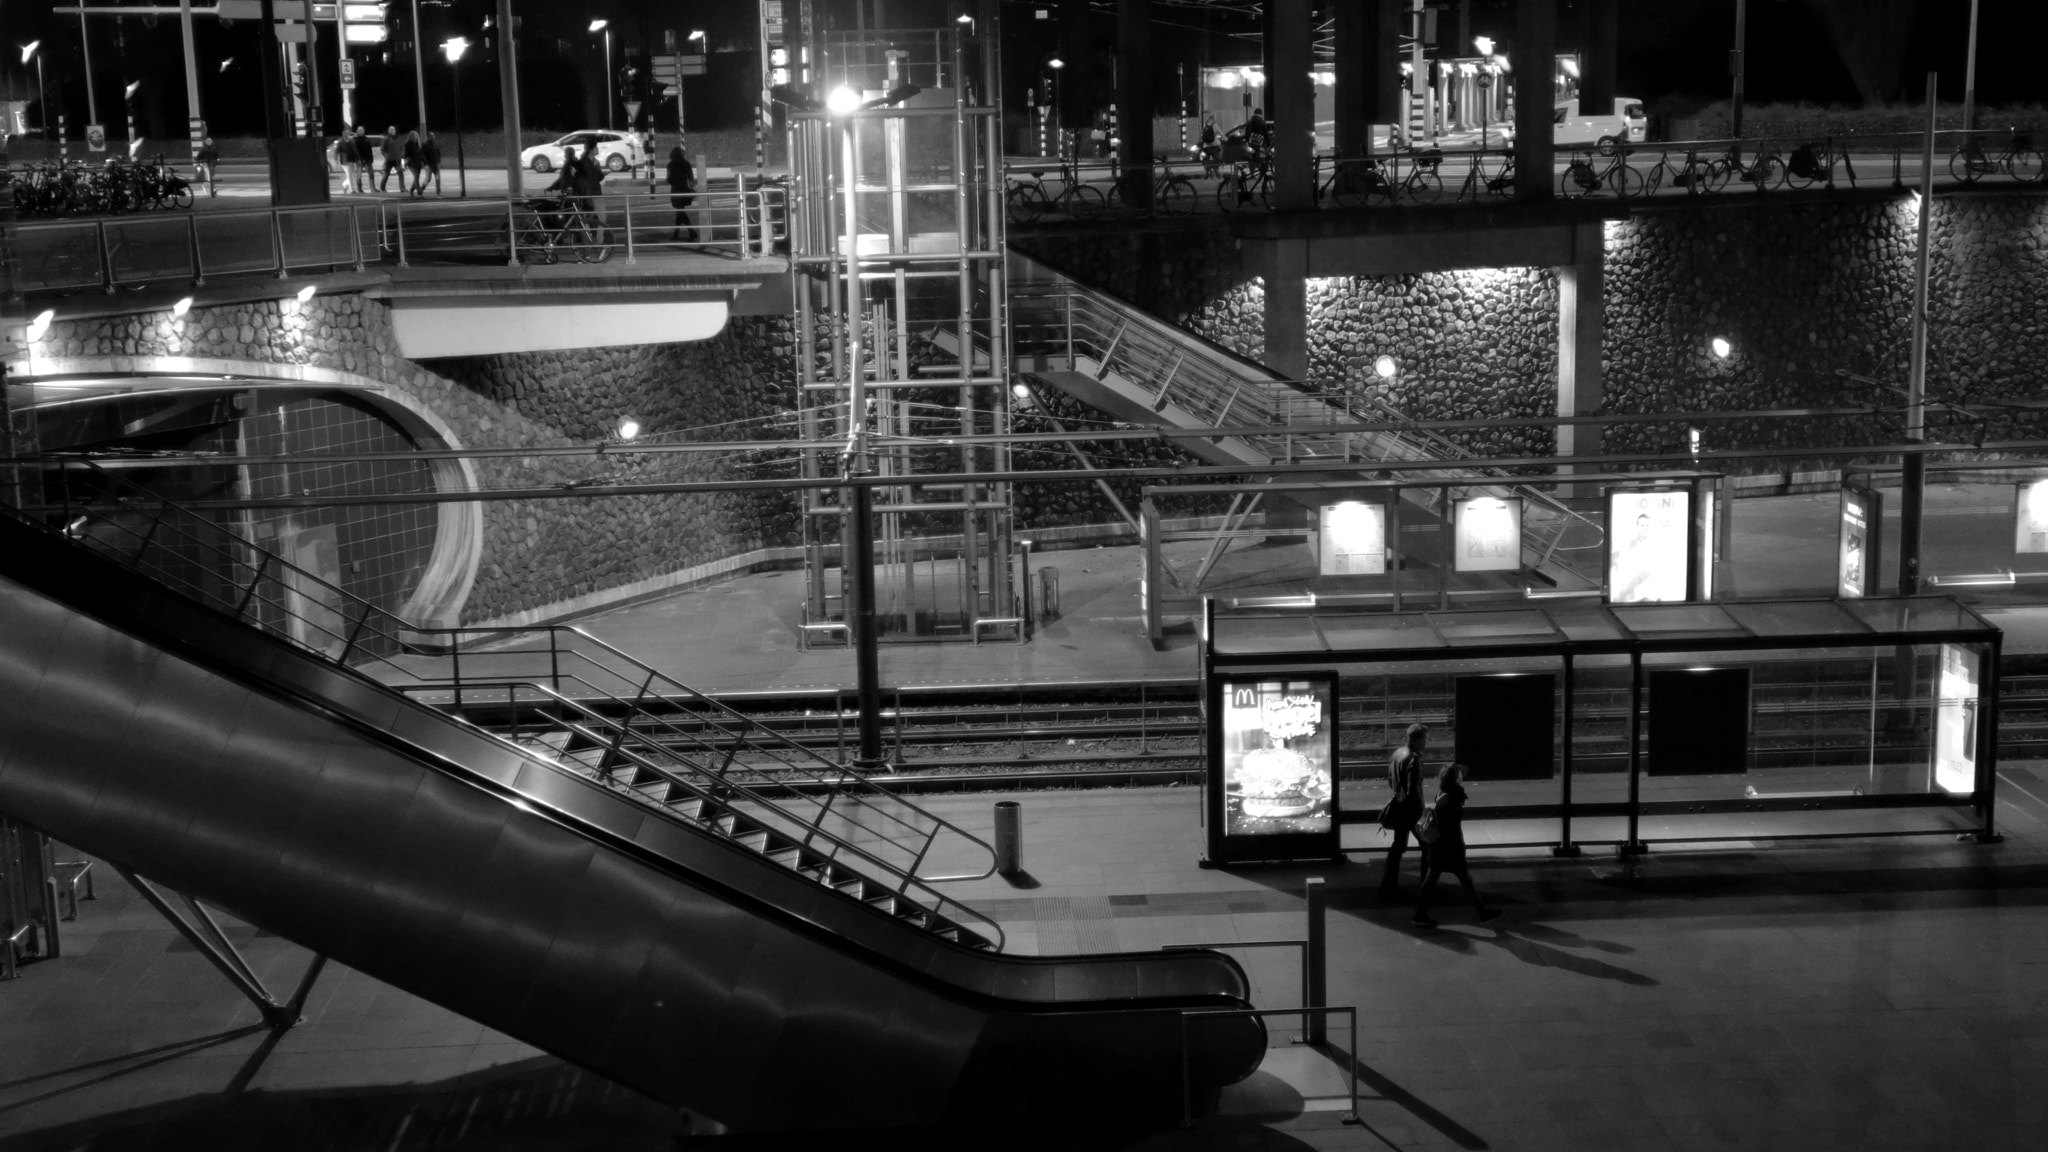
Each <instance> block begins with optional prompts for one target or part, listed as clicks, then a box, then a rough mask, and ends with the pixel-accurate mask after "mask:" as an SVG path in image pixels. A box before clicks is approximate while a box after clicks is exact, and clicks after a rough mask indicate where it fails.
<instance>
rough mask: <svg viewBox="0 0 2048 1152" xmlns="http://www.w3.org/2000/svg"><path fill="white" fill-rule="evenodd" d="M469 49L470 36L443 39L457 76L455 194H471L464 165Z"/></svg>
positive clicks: (451, 70)
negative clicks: (464, 69) (465, 60)
mask: <svg viewBox="0 0 2048 1152" xmlns="http://www.w3.org/2000/svg"><path fill="white" fill-rule="evenodd" d="M467 51H469V37H467V36H456V37H453V38H452V39H448V40H443V41H441V54H442V55H443V56H446V57H448V74H449V75H450V76H453V77H455V195H456V196H457V197H464V196H468V195H469V172H468V171H467V170H466V169H465V168H464V167H463V162H464V156H463V153H462V68H461V67H460V65H461V63H462V54H463V53H464V52H467Z"/></svg>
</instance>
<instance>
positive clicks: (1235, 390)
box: [935, 250, 1603, 589]
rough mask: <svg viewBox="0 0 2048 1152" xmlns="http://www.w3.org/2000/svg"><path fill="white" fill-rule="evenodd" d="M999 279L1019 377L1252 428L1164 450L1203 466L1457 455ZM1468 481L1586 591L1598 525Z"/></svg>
mask: <svg viewBox="0 0 2048 1152" xmlns="http://www.w3.org/2000/svg"><path fill="white" fill-rule="evenodd" d="M1009 266H1010V280H1009V293H1010V311H1011V346H1012V348H1013V350H1014V357H1015V360H1014V364H1015V369H1016V371H1017V372H1018V373H1019V374H1020V375H1023V376H1026V377H1029V378H1031V379H1033V380H1035V381H1036V382H1038V383H1041V384H1044V385H1046V386H1049V387H1051V388H1054V389H1057V390H1058V391H1061V392H1064V393H1066V394H1067V395H1070V396H1072V397H1073V398H1074V399H1076V400H1079V401H1081V402H1083V403H1085V404H1088V405H1090V406H1091V407H1094V408H1097V409H1099V410H1101V411H1103V412H1106V413H1108V414H1109V415H1110V416H1112V417H1114V418H1116V419H1119V420H1126V421H1130V422H1132V423H1140V424H1151V425H1155V426H1159V427H1168V428H1180V429H1203V428H1217V429H1230V428H1240V429H1253V428H1256V429H1261V431H1259V432H1257V433H1241V434H1237V435H1222V436H1212V437H1188V438H1184V439H1179V440H1176V441H1175V445H1176V446H1177V447H1179V448H1181V449H1183V450H1185V451H1187V452H1189V453H1192V454H1194V455H1195V456H1198V457H1200V458H1202V459H1203V460H1206V461H1208V462H1210V463H1214V464H1223V465H1230V464H1258V465H1265V464H1276V463H1287V464H1317V463H1328V464H1329V465H1330V466H1331V469H1332V471H1333V472H1356V471H1357V470H1358V469H1359V468H1360V467H1361V466H1369V465H1370V464H1371V463H1373V462H1374V461H1381V460H1405V461H1415V462H1427V461H1431V460H1440V459H1454V458H1457V457H1460V456H1464V455H1466V454H1467V452H1466V450H1465V449H1464V448H1462V447H1460V446H1459V445H1457V444H1456V443H1454V442H1452V441H1450V440H1448V439H1446V438H1444V437H1442V436H1438V435H1436V434H1434V433H1430V432H1426V431H1399V432H1393V431H1357V430H1354V428H1352V427H1346V426H1347V425H1350V426H1355V425H1357V424H1359V423H1377V424H1385V423H1397V422H1405V421H1407V420H1408V417H1407V416H1406V414H1404V413H1403V412H1401V411H1400V410H1399V409H1398V408H1395V407H1394V406H1392V405H1391V404H1388V403H1386V402H1385V401H1384V400H1380V399H1378V398H1376V397H1373V396H1369V395H1362V394H1358V393H1355V392H1350V391H1346V390H1330V391H1322V390H1315V389H1313V388H1311V387H1309V386H1307V385H1305V384H1304V383H1303V382H1300V381H1291V380H1287V379H1284V378H1282V377H1281V376H1279V375H1278V374H1276V373H1274V372H1272V371H1270V370H1268V369H1266V368H1264V367H1261V366H1260V365H1258V364H1255V363H1253V362H1251V361H1249V360H1246V359H1244V358H1242V357H1239V356H1237V355H1236V354H1234V353H1232V352H1230V351H1228V350H1227V349H1224V348H1222V347H1220V346H1218V345H1216V344H1214V343H1212V342H1210V341H1208V340H1205V339H1203V338H1202V337H1199V336H1196V335H1195V334H1193V333H1191V332H1188V331H1185V330H1184V329H1181V328H1178V327H1176V326H1174V325H1172V324H1168V323H1166V322H1164V321H1162V320H1159V319H1157V318H1155V317H1153V316H1150V315H1148V314H1146V313H1145V312H1143V311H1142V310H1140V309H1138V308H1136V307H1133V306H1132V305H1130V304H1127V303H1125V302H1123V301H1121V300H1118V299H1117V298H1116V297H1114V296H1111V295H1109V294H1107V293H1104V292H1099V291H1096V290H1095V289H1092V288H1089V287H1088V286H1086V285H1084V284H1081V283H1079V282H1077V281H1075V280H1073V279H1072V278H1070V277H1068V276H1066V275H1064V274H1062V273H1060V272H1058V271H1056V270H1054V269H1052V268H1049V267H1047V266H1045V265H1044V264H1041V263H1039V262H1037V261H1035V260H1032V259H1031V258H1030V257H1028V256H1025V255H1023V254H1021V253H1018V252H1016V251H1014V250H1013V251H1012V252H1011V253H1010V263H1009ZM943 335H944V334H939V337H940V338H943ZM935 342H937V341H936V340H935ZM942 346H946V345H944V344H943V343H942ZM948 350H949V351H952V350H953V348H951V347H948ZM956 354H957V353H956ZM1265 429H1284V430H1283V431H1264V430H1265ZM1404 475H1405V476H1407V477H1410V478H1413V479H1416V480H1430V479H1441V480H1444V481H1447V482H1453V483H1458V484H1461V485H1468V484H1469V483H1470V482H1471V481H1472V480H1473V479H1474V476H1475V470H1473V469H1470V468H1449V467H1447V468H1444V469H1442V470H1430V469H1423V470H1417V471H1409V472H1405V473H1404ZM1477 475H1479V476H1483V477H1488V478H1492V477H1498V478H1500V480H1501V483H1500V484H1498V485H1490V486H1488V487H1485V488H1480V489H1473V488H1470V487H1467V488H1466V489H1465V491H1466V492H1467V493H1472V494H1480V493H1483V494H1488V495H1496V496H1508V495H1514V496H1520V497H1522V498H1523V499H1524V500H1525V501H1526V505H1525V507H1526V511H1525V514H1524V519H1523V537H1522V558H1523V563H1524V564H1525V565H1526V566H1527V567H1529V568H1531V569H1534V570H1536V571H1539V572H1541V573H1543V574H1544V575H1545V576H1546V577H1547V578H1549V579H1550V580H1552V581H1554V582H1555V583H1556V585H1557V586H1558V587H1560V588H1571V589H1583V588H1597V587H1599V578H1598V573H1597V571H1595V568H1596V566H1597V563H1598V558H1599V555H1600V549H1601V543H1602V539H1603V536H1602V532H1601V529H1600V526H1599V524H1598V523H1596V522H1595V521H1593V520H1592V519H1589V518H1588V517H1586V516H1584V515H1581V514H1580V513H1578V512H1576V511H1574V510H1573V509H1572V508H1571V507H1570V506H1568V505H1567V504H1565V503H1564V502H1563V501H1561V500H1559V499H1557V498H1556V497H1555V496H1553V495H1552V494H1551V493H1549V492H1547V491H1545V490H1543V489H1542V488H1539V487H1536V486H1534V485H1532V484H1529V483H1527V482H1521V483H1517V482H1515V479H1514V478H1513V477H1511V476H1510V475H1509V474H1508V473H1506V472H1504V471H1501V470H1498V469H1490V470H1483V471H1479V472H1477ZM1405 498H1406V499H1407V500H1409V501H1410V502H1411V503H1414V504H1416V505H1418V506H1420V507H1422V508H1424V509H1426V510H1427V511H1429V512H1430V513H1432V514H1433V515H1437V516H1445V517H1447V516H1448V515H1449V513H1450V509H1448V508H1445V507H1440V506H1439V505H1440V503H1441V501H1442V493H1441V490H1439V489H1428V488H1420V489H1414V490H1410V491H1409V492H1407V493H1406V494H1405Z"/></svg>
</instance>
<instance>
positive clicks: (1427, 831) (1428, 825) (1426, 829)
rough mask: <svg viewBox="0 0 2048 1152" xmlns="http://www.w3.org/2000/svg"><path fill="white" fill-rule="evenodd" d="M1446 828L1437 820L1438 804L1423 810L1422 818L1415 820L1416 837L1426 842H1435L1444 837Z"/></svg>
mask: <svg viewBox="0 0 2048 1152" xmlns="http://www.w3.org/2000/svg"><path fill="white" fill-rule="evenodd" d="M1443 835H1444V830H1443V827H1442V826H1441V825H1439V824H1438V823H1437V822H1436V805H1434V804H1431V805H1430V806H1429V807H1427V808H1424V809H1423V810H1422V818H1421V819H1420V820H1417V821H1416V822H1415V838H1416V839H1417V840H1419V841H1421V842H1422V843H1424V844H1434V843H1436V842H1437V841H1438V840H1441V839H1443Z"/></svg>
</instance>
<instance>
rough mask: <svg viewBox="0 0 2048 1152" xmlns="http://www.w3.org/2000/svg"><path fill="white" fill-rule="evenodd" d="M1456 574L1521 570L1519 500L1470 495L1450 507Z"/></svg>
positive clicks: (1520, 511) (1520, 509)
mask: <svg viewBox="0 0 2048 1152" xmlns="http://www.w3.org/2000/svg"><path fill="white" fill-rule="evenodd" d="M1451 517H1452V532H1453V535H1454V537H1455V539H1456V547H1457V552H1456V554H1455V555H1454V557H1453V564H1454V565H1455V567H1456V569H1457V570H1458V571H1460V572H1514V571H1517V570H1518V569H1520V568H1521V567H1522V498H1521V497H1519V496H1510V497H1501V496H1473V497H1469V498H1467V499H1464V500H1460V501H1458V502H1457V503H1456V504H1454V505H1452V506H1451Z"/></svg>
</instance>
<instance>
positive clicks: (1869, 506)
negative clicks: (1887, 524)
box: [1835, 484, 1884, 600]
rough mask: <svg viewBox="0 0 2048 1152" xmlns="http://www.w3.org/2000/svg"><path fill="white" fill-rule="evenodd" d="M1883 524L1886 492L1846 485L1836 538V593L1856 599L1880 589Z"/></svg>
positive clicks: (1843, 490)
mask: <svg viewBox="0 0 2048 1152" xmlns="http://www.w3.org/2000/svg"><path fill="white" fill-rule="evenodd" d="M1883 527H1884V495H1883V494H1882V493H1880V492H1878V491H1876V490H1874V489H1870V488H1861V487H1857V486H1855V485H1847V484H1845V485H1843V486H1842V524H1841V529H1840V532H1839V534H1838V535H1837V537H1836V542H1835V595H1837V596H1840V597H1843V598H1846V599H1850V600H1855V599H1860V598H1862V597H1864V596H1872V595H1875V594H1876V593H1877V566H1878V557H1879V556H1880V555H1882V541H1883V537H1882V535H1881V531H1882V529H1883Z"/></svg>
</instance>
